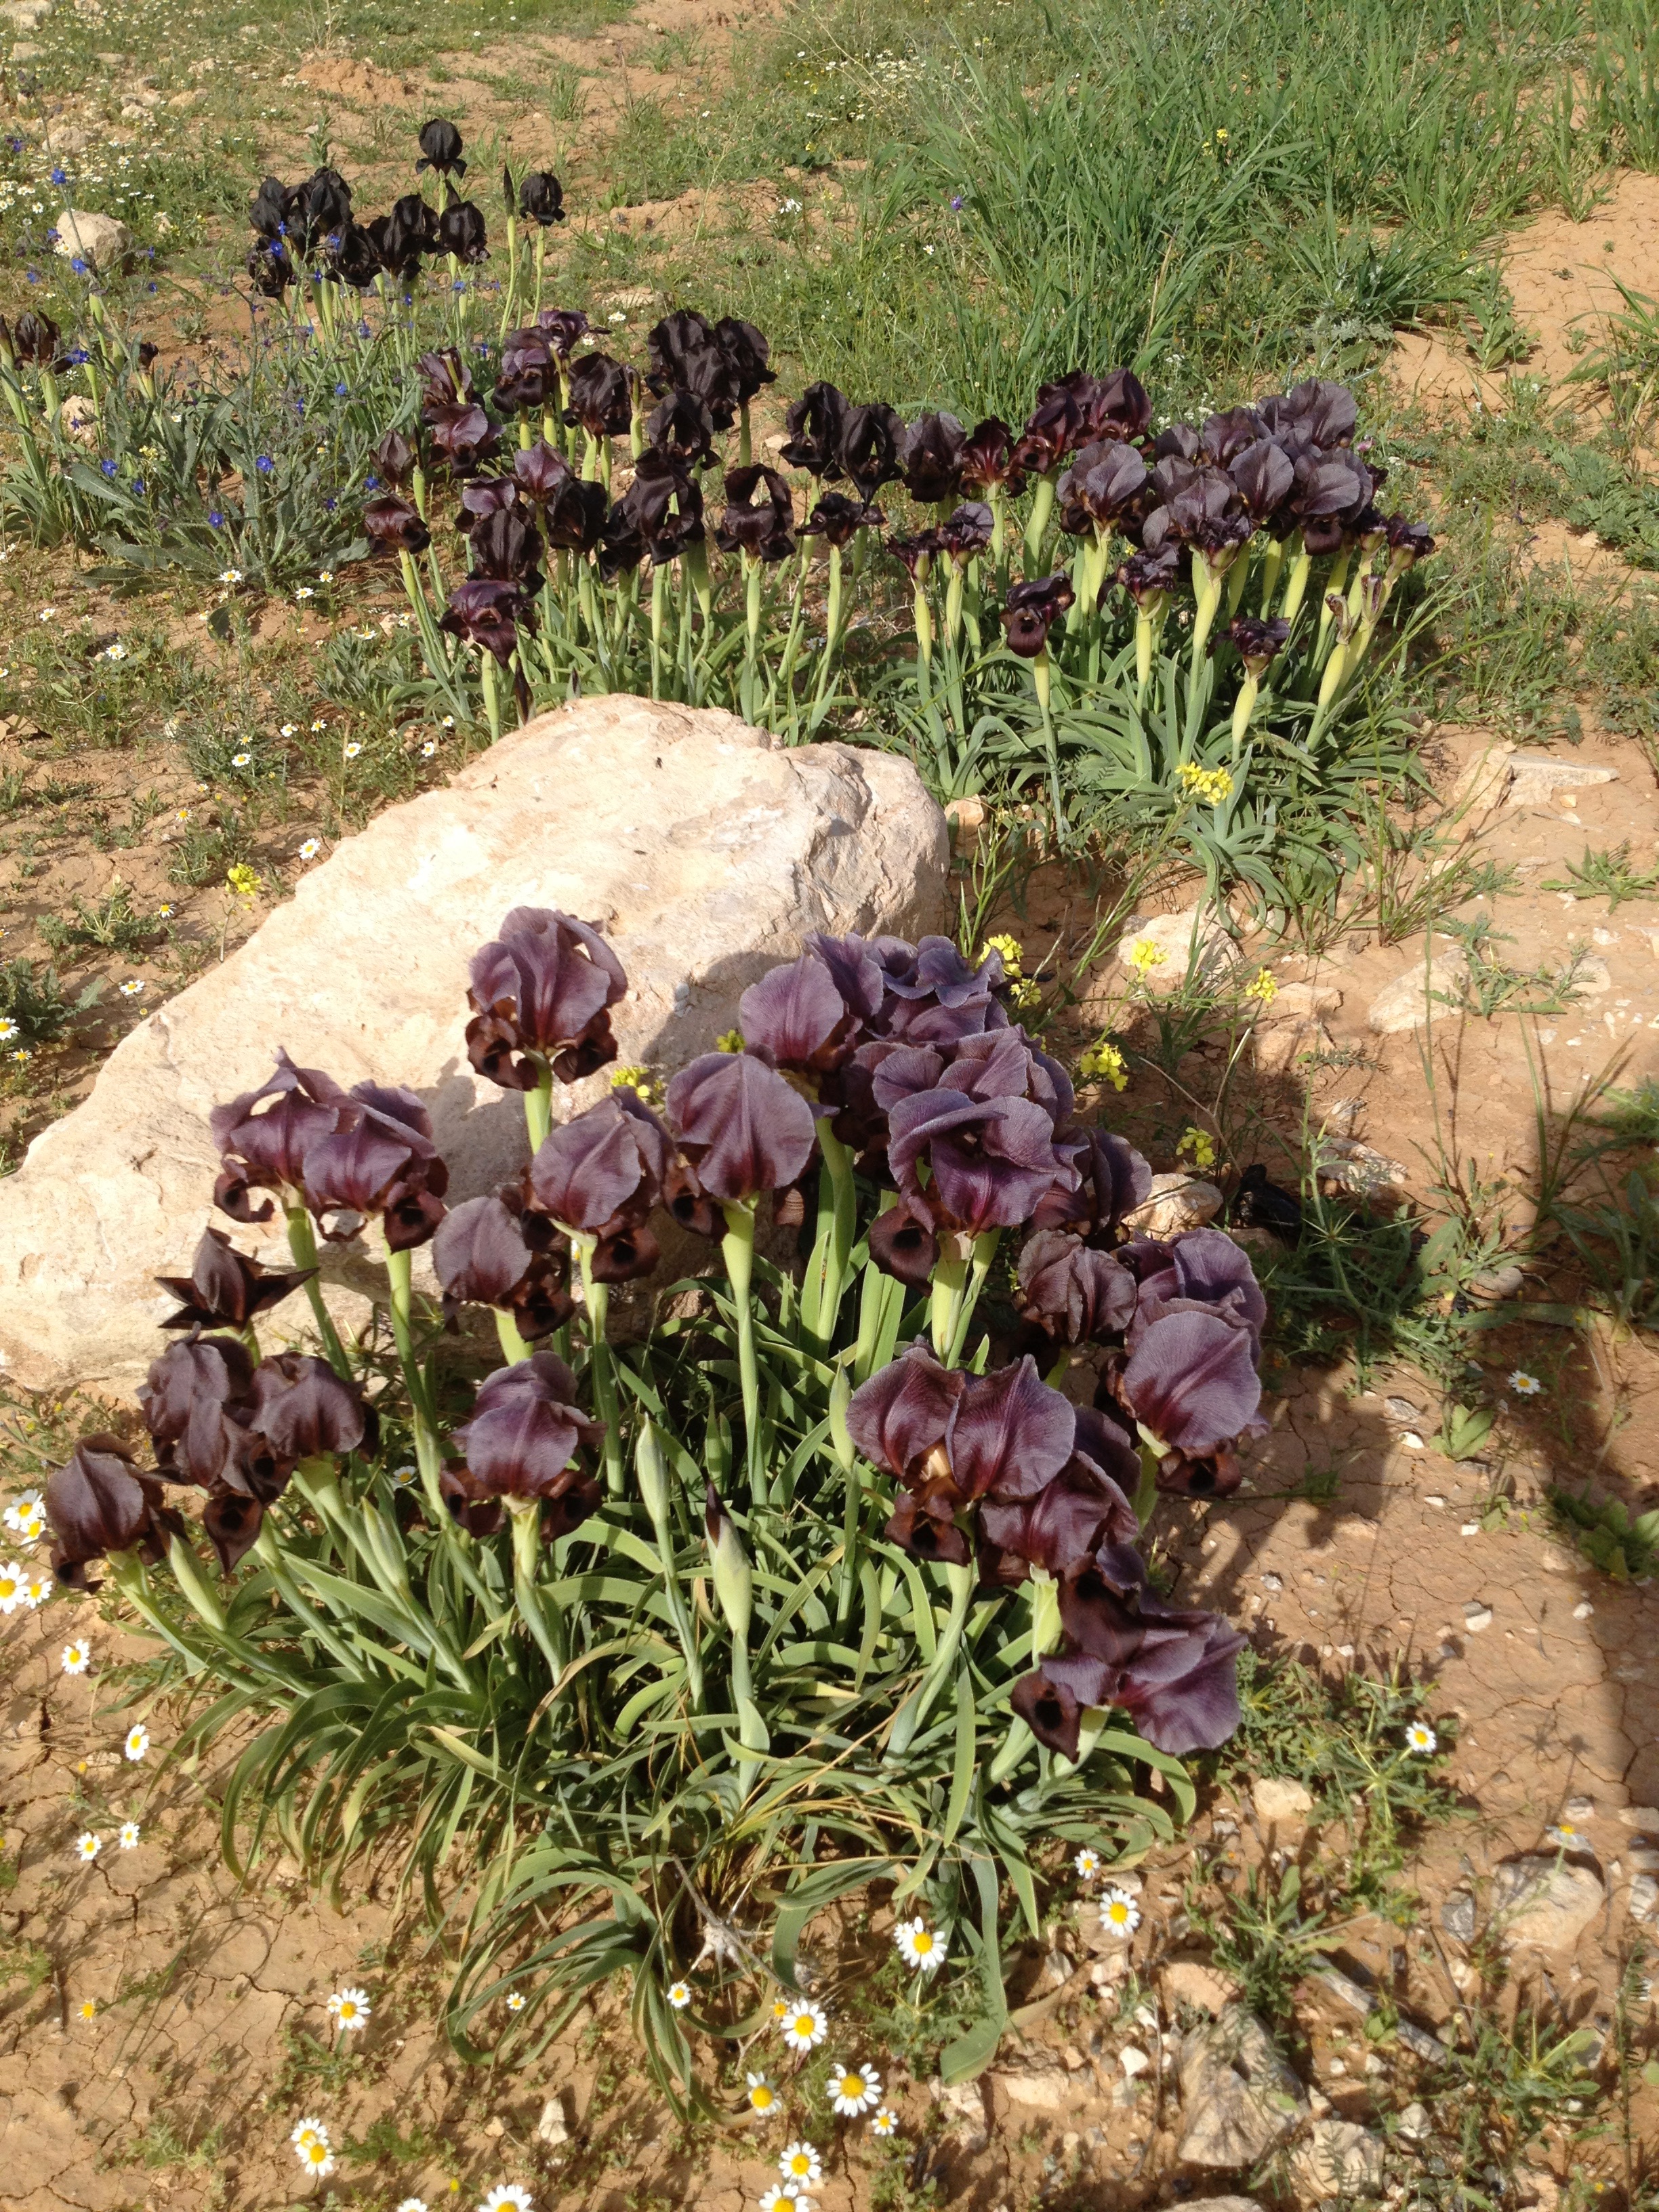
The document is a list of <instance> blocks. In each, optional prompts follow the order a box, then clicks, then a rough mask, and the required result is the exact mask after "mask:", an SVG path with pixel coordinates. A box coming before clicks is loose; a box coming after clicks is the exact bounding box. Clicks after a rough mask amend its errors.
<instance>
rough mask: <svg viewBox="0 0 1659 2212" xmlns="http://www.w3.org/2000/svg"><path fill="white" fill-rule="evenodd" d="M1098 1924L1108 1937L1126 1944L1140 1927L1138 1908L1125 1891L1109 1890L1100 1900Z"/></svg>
mask: <svg viewBox="0 0 1659 2212" xmlns="http://www.w3.org/2000/svg"><path fill="white" fill-rule="evenodd" d="M1100 1924H1101V1926H1102V1927H1103V1929H1105V1931H1106V1933H1107V1934H1108V1935H1109V1936H1122V1937H1123V1938H1124V1940H1125V1942H1127V1940H1128V1938H1129V1937H1130V1936H1133V1934H1134V1932H1135V1930H1136V1929H1137V1928H1139V1925H1140V1907H1139V1905H1137V1904H1136V1903H1135V1901H1134V1899H1133V1897H1131V1896H1130V1894H1129V1893H1128V1891H1127V1889H1109V1890H1108V1891H1107V1892H1106V1893H1105V1895H1104V1896H1103V1898H1102V1899H1101V1900H1100Z"/></svg>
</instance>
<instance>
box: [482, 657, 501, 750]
mask: <svg viewBox="0 0 1659 2212" xmlns="http://www.w3.org/2000/svg"><path fill="white" fill-rule="evenodd" d="M478 659H479V664H480V665H479V671H478V673H479V677H480V678H481V680H482V682H483V703H484V720H485V721H487V722H488V723H489V742H490V744H492V745H493V744H495V743H497V741H498V740H499V738H500V737H501V685H500V684H499V682H498V680H497V677H496V671H495V654H494V653H492V652H491V651H490V650H489V647H488V646H484V645H481V646H480V647H478Z"/></svg>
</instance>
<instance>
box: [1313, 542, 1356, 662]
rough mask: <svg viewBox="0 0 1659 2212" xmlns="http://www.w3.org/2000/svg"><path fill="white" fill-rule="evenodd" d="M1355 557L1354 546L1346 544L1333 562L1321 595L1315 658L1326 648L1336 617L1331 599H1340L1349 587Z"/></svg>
mask: <svg viewBox="0 0 1659 2212" xmlns="http://www.w3.org/2000/svg"><path fill="white" fill-rule="evenodd" d="M1352 559H1353V548H1352V545H1345V546H1344V547H1343V548H1342V550H1341V551H1340V553H1339V554H1338V555H1337V556H1336V558H1335V560H1334V561H1333V562H1332V563H1331V573H1330V574H1329V575H1328V576H1327V578H1326V579H1325V588H1324V590H1323V591H1322V592H1321V593H1320V595H1319V635H1318V636H1317V637H1316V639H1315V640H1314V659H1315V660H1318V659H1319V658H1320V655H1321V654H1322V653H1323V652H1324V650H1325V641H1326V639H1327V638H1328V636H1329V635H1330V634H1331V624H1332V623H1333V622H1334V620H1335V617H1334V615H1333V613H1332V612H1331V601H1332V600H1333V599H1340V598H1341V597H1342V594H1343V592H1345V591H1346V589H1347V584H1348V566H1349V563H1350V562H1352Z"/></svg>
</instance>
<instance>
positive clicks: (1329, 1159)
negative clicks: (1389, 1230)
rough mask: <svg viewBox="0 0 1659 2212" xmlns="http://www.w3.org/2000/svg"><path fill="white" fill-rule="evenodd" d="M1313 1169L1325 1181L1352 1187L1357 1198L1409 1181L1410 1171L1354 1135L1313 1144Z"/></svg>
mask: <svg viewBox="0 0 1659 2212" xmlns="http://www.w3.org/2000/svg"><path fill="white" fill-rule="evenodd" d="M1314 1168H1315V1171H1316V1173H1317V1175H1318V1176H1319V1178H1320V1180H1321V1182H1328V1183H1332V1184H1334V1185H1335V1187H1336V1188H1338V1189H1339V1190H1351V1191H1352V1193H1353V1194H1354V1195H1355V1196H1356V1197H1357V1198H1370V1196H1372V1195H1373V1194H1374V1193H1376V1192H1377V1191H1379V1190H1387V1189H1391V1188H1399V1186H1400V1185H1401V1184H1402V1183H1404V1182H1406V1180H1407V1170H1406V1169H1405V1168H1404V1167H1402V1166H1401V1164H1400V1162H1399V1161H1398V1160H1391V1159H1390V1158H1389V1156H1388V1154H1387V1153H1386V1152H1378V1151H1377V1150H1376V1146H1373V1145H1361V1144H1357V1143H1356V1142H1355V1141H1354V1139H1352V1137H1321V1138H1320V1139H1318V1141H1317V1142H1316V1144H1315V1146H1314Z"/></svg>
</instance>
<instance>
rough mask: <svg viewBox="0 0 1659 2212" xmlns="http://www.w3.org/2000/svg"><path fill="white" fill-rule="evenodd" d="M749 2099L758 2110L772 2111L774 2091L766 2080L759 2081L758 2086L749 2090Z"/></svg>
mask: <svg viewBox="0 0 1659 2212" xmlns="http://www.w3.org/2000/svg"><path fill="white" fill-rule="evenodd" d="M749 2101H750V2104H751V2105H752V2106H754V2108H755V2110H756V2111H757V2112H770V2111H771V2109H772V2092H771V2091H770V2090H769V2088H768V2087H767V2086H766V2084H765V2082H764V2081H761V2082H758V2083H757V2085H756V2087H754V2088H752V2089H751V2090H750V2092H749Z"/></svg>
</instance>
